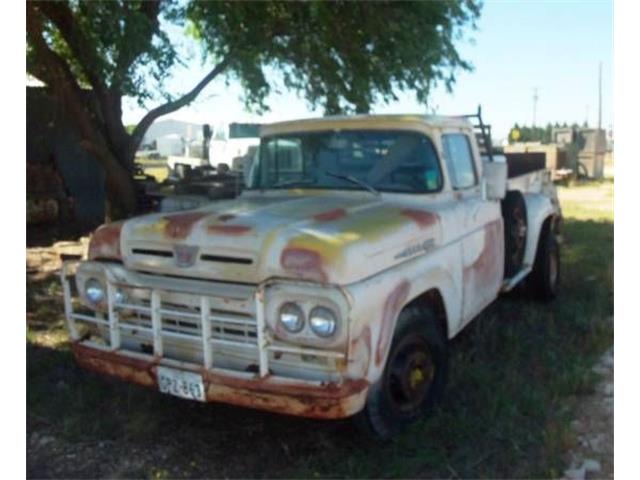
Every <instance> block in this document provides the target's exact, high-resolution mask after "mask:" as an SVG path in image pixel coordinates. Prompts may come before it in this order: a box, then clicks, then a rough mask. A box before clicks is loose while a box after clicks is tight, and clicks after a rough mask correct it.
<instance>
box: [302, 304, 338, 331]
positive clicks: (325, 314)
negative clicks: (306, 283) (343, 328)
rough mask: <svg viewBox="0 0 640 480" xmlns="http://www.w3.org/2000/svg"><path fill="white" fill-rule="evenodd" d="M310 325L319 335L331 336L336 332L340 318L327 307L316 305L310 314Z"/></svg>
mask: <svg viewBox="0 0 640 480" xmlns="http://www.w3.org/2000/svg"><path fill="white" fill-rule="evenodd" d="M309 326H310V327H311V330H312V331H313V333H315V334H316V335H318V336H319V337H324V338H326V337H330V336H332V335H333V334H334V333H336V329H337V326H338V320H337V319H336V315H335V314H334V313H333V312H332V311H331V310H329V309H328V308H325V307H315V308H314V309H313V310H311V314H310V315H309Z"/></svg>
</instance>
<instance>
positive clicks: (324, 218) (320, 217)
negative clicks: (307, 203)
mask: <svg viewBox="0 0 640 480" xmlns="http://www.w3.org/2000/svg"><path fill="white" fill-rule="evenodd" d="M346 215H347V211H346V210H345V209H344V208H334V209H333V210H329V211H327V212H323V213H318V214H316V215H314V216H313V219H314V220H315V221H316V222H331V221H334V220H339V219H341V218H343V217H345V216H346Z"/></svg>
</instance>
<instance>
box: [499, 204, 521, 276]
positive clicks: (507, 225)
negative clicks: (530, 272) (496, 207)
mask: <svg viewBox="0 0 640 480" xmlns="http://www.w3.org/2000/svg"><path fill="white" fill-rule="evenodd" d="M502 217H503V218H504V276H505V278H511V277H513V276H514V275H515V274H516V273H518V272H519V271H520V269H521V268H522V260H523V259H524V249H525V246H526V243H527V206H526V205H525V203H524V198H523V196H522V194H521V193H520V192H507V196H506V197H505V199H504V200H503V201H502Z"/></svg>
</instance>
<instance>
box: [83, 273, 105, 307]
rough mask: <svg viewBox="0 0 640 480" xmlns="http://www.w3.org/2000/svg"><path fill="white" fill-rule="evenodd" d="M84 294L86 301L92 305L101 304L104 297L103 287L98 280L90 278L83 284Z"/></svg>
mask: <svg viewBox="0 0 640 480" xmlns="http://www.w3.org/2000/svg"><path fill="white" fill-rule="evenodd" d="M84 294H85V296H86V297H87V299H88V300H89V301H90V302H91V303H93V304H94V305H97V304H99V303H102V302H103V301H104V297H105V289H104V285H103V284H102V282H101V281H100V280H98V279H96V278H90V279H89V280H87V282H86V283H85V284H84Z"/></svg>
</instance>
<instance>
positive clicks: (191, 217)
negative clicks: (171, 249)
mask: <svg viewBox="0 0 640 480" xmlns="http://www.w3.org/2000/svg"><path fill="white" fill-rule="evenodd" d="M209 215H210V213H205V212H189V213H180V214H177V215H169V216H166V217H163V218H162V219H163V220H164V221H165V222H166V224H165V226H164V234H165V236H166V237H168V238H172V239H174V240H184V239H185V238H187V237H188V236H189V234H190V233H191V230H193V226H194V224H195V223H197V222H199V221H200V220H202V219H203V218H204V217H207V216H209Z"/></svg>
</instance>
